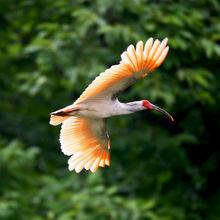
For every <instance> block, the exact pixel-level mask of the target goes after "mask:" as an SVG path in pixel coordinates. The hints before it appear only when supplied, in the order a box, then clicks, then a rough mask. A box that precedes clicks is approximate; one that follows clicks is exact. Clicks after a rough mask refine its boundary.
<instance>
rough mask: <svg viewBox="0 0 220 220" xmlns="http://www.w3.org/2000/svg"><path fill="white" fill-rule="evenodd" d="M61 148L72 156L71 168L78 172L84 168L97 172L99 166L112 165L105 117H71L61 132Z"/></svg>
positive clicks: (64, 123) (69, 162)
mask: <svg viewBox="0 0 220 220" xmlns="http://www.w3.org/2000/svg"><path fill="white" fill-rule="evenodd" d="M60 143H61V150H62V152H63V153H64V154H66V155H68V156H71V157H70V159H69V160H68V164H69V170H70V171H72V170H74V169H75V171H76V172H77V173H78V172H80V171H81V170H82V169H83V168H85V169H86V170H90V171H92V172H95V171H96V170H97V169H98V168H99V167H105V165H108V166H109V165H110V153H109V149H110V141H109V138H108V134H107V130H106V121H105V119H90V118H85V117H75V116H74V117H70V118H68V119H66V120H65V121H64V122H63V124H62V128H61V132H60Z"/></svg>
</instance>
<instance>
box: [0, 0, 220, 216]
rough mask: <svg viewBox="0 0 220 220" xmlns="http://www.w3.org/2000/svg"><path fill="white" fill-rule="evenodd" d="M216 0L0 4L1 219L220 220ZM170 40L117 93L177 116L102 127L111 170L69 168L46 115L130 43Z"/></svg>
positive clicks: (139, 116) (219, 7)
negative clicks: (145, 72)
mask: <svg viewBox="0 0 220 220" xmlns="http://www.w3.org/2000/svg"><path fill="white" fill-rule="evenodd" d="M219 12H220V2H219V1H217V0H201V1H180V0H179V1H174V0H167V1H165V0H164V1H162V0H161V1H150V0H149V1H147V0H135V1H128V0H117V1H116V0H112V1H103V0H94V1H89V0H87V1H86V0H68V1H65V0H37V1H36V0H16V1H15V0H8V1H1V5H0V219H8V220H10V219H12V220H14V219H17V220H23V219H24V220H26V219H32V220H45V219H46V220H53V219H57V220H72V219H77V220H84V219H85V220H87V219H101V220H102V219H103V220H105V219H113V220H121V219H122V220H127V219H132V220H139V219H146V220H219V219H220V189H219V180H218V178H217V177H218V175H219V172H220V167H219V163H220V159H219V158H220V149H219V141H218V138H219V131H220V105H219V103H220V92H219V90H220V75H219V71H220V62H219V61H220V44H219V43H220V13H219ZM149 37H153V38H154V39H155V38H158V39H160V40H162V39H163V38H165V37H168V38H169V46H170V52H169V54H168V57H167V58H166V60H165V62H164V63H163V64H162V66H161V67H160V68H159V69H158V70H157V71H156V72H154V73H153V74H151V75H150V76H148V77H147V78H146V79H145V80H143V81H141V82H139V83H138V84H136V85H135V86H134V87H133V88H132V89H129V91H128V92H127V93H126V94H124V95H121V96H120V100H121V101H125V102H126V101H133V100H141V99H149V100H150V101H151V102H152V103H154V104H156V105H158V106H160V107H163V108H164V109H166V110H167V111H169V112H170V113H171V114H172V115H173V116H174V117H175V120H176V121H175V124H172V123H170V122H169V121H168V120H167V119H166V118H165V117H163V116H162V115H161V114H157V113H155V112H139V113H136V114H133V115H129V116H121V117H114V118H111V119H110V120H109V121H108V127H109V133H110V137H111V166H110V167H109V168H106V169H102V168H100V169H99V170H98V172H97V173H95V174H91V173H88V172H85V171H83V172H82V173H80V174H76V173H74V172H69V171H68V169H67V160H68V157H67V156H65V155H63V154H62V153H61V150H60V147H59V145H60V144H59V130H60V128H59V127H52V126H50V125H49V124H48V121H49V113H50V112H51V111H54V110H56V109H58V108H61V107H64V106H66V105H68V104H71V103H72V102H73V101H74V100H75V99H76V98H77V97H78V96H79V95H80V94H81V92H82V91H83V90H84V89H85V87H86V86H87V85H88V84H89V83H90V82H91V80H92V79H93V78H94V77H95V76H96V75H97V74H99V73H100V72H102V71H104V70H105V69H106V68H108V67H110V66H111V65H112V64H117V63H118V62H119V60H120V54H121V53H122V52H123V51H124V50H125V49H126V48H127V46H128V45H129V44H131V43H133V44H136V42H137V41H139V40H143V41H146V40H147V39H148V38H149Z"/></svg>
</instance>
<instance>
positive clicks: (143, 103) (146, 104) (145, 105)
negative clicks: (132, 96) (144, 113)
mask: <svg viewBox="0 0 220 220" xmlns="http://www.w3.org/2000/svg"><path fill="white" fill-rule="evenodd" d="M142 105H143V106H144V107H145V108H146V109H153V105H152V104H151V103H150V102H149V101H148V100H143V101H142Z"/></svg>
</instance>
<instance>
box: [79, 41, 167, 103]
mask: <svg viewBox="0 0 220 220" xmlns="http://www.w3.org/2000/svg"><path fill="white" fill-rule="evenodd" d="M168 50H169V47H168V46H167V38H165V39H164V40H163V41H162V42H160V41H159V40H155V41H154V42H153V39H152V38H150V39H149V40H147V42H146V43H145V45H144V44H143V42H142V41H139V42H138V43H137V45H136V48H135V47H134V46H133V45H130V46H129V47H128V48H127V50H126V51H125V52H123V53H122V55H121V62H120V63H119V64H118V65H114V66H112V67H110V68H109V69H107V70H105V72H103V73H101V74H100V75H99V76H97V77H96V78H95V80H94V81H93V82H92V83H91V84H90V85H89V86H88V87H87V88H86V90H85V91H84V92H83V93H82V94H81V96H80V97H79V98H78V99H77V100H76V101H75V103H76V104H77V103H81V102H84V101H89V100H93V99H96V98H98V99H100V98H101V99H102V98H104V99H105V100H107V99H114V98H116V96H117V94H118V93H120V92H122V91H123V90H125V89H126V88H127V87H129V86H130V85H132V84H133V83H135V81H136V80H137V79H140V78H144V77H145V76H146V75H147V74H148V73H150V72H152V71H154V70H155V69H156V68H158V67H159V66H160V65H161V63H162V62H163V61H164V59H165V57H166V55H167V53H168Z"/></svg>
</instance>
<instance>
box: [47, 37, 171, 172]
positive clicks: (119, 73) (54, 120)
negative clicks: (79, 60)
mask: <svg viewBox="0 0 220 220" xmlns="http://www.w3.org/2000/svg"><path fill="white" fill-rule="evenodd" d="M166 44H167V39H164V40H163V41H162V42H160V41H159V40H156V41H154V42H153V39H152V38H150V39H149V40H148V41H147V42H146V44H145V45H143V42H142V41H139V42H138V43H137V45H136V49H135V48H134V46H133V45H130V46H129V47H128V49H127V51H126V52H124V53H122V55H121V58H122V60H121V62H120V64H118V65H114V66H112V67H111V68H109V69H107V70H106V71H105V72H103V73H101V74H100V75H99V76H98V77H96V79H95V80H94V81H93V82H92V83H91V84H90V85H89V86H88V87H87V89H86V90H85V91H84V92H83V93H82V94H81V96H80V97H79V98H78V99H77V100H76V101H75V102H74V103H73V104H72V105H69V106H67V107H65V108H63V109H60V110H58V111H55V112H52V113H51V119H50V124H52V125H58V124H60V123H62V128H61V133H60V142H61V149H62V151H63V153H64V154H66V155H68V156H71V157H70V159H69V161H68V163H69V170H74V169H75V171H76V172H80V171H81V170H82V169H83V168H85V169H87V170H90V171H92V172H95V171H96V170H97V169H98V167H104V166H105V165H110V153H109V150H110V141H109V136H108V133H107V128H106V119H107V118H109V117H112V116H115V115H125V114H131V113H134V112H136V111H142V110H146V109H155V110H158V111H161V112H163V113H165V114H167V115H168V116H169V117H170V118H171V119H172V117H171V116H170V115H169V114H168V113H167V112H165V111H164V110H163V109H160V108H159V107H157V106H155V105H153V104H151V103H150V102H149V101H147V100H142V101H134V102H129V103H121V102H120V101H119V100H118V98H117V96H118V94H119V93H121V92H122V91H123V90H125V89H126V88H127V87H129V86H131V85H132V84H134V83H135V82H136V81H137V80H138V79H141V78H144V77H145V76H146V75H147V74H149V73H150V72H152V71H153V70H155V69H156V68H157V67H158V66H160V64H161V63H162V62H163V60H164V59H165V57H166V55H167V53H168V47H167V46H166Z"/></svg>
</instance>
